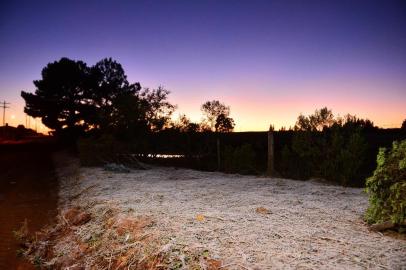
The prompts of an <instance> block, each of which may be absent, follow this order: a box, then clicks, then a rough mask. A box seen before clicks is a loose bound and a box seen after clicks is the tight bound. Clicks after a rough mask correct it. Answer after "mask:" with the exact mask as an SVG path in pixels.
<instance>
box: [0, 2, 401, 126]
mask: <svg viewBox="0 0 406 270" xmlns="http://www.w3.org/2000/svg"><path fill="white" fill-rule="evenodd" d="M85 2H86V3H85ZM0 37H1V40H0V41H1V42H0V57H1V61H0V99H1V100H3V99H6V100H7V101H9V102H11V103H12V104H11V107H12V108H11V109H10V110H9V112H8V114H7V119H8V122H10V123H12V124H17V123H24V122H25V120H24V114H23V106H24V103H23V100H22V98H21V97H20V91H21V90H26V91H27V90H28V91H34V90H35V88H34V86H33V84H32V81H33V80H35V79H39V78H40V72H41V69H42V68H43V67H44V66H45V65H46V64H47V63H48V62H51V61H55V60H58V59H60V58H61V57H69V58H72V59H80V60H83V61H85V62H87V63H88V64H89V65H93V64H95V63H96V62H97V61H98V60H100V59H102V58H104V57H113V58H114V59H116V60H117V61H119V62H120V63H121V64H122V65H123V66H124V69H125V70H126V72H127V75H128V77H129V80H130V81H131V82H135V81H139V82H141V84H142V85H143V86H148V87H157V86H158V85H163V86H165V87H166V88H168V89H169V90H171V91H172V93H171V95H170V100H171V101H172V102H173V103H175V104H177V105H178V108H179V109H178V111H177V112H176V114H175V116H177V114H179V113H186V114H187V115H188V116H189V117H191V118H192V120H195V121H199V120H200V118H201V113H200V105H201V104H202V103H203V102H204V101H206V100H211V99H219V100H221V101H223V102H225V103H226V104H228V105H230V106H231V114H232V115H231V116H232V117H234V118H235V120H236V123H237V127H236V130H266V129H267V128H268V127H269V124H270V123H273V124H275V126H276V127H280V126H289V125H293V124H294V122H295V119H296V117H297V115H298V114H299V113H304V114H308V113H311V112H313V111H314V110H315V109H317V108H320V107H322V106H328V107H330V108H331V109H333V112H335V113H336V114H341V115H343V114H345V113H347V112H348V113H351V114H357V115H359V116H360V117H367V118H370V119H371V120H372V121H374V122H375V123H376V124H378V125H380V126H384V127H392V126H400V124H401V122H402V120H403V119H404V118H406V2H405V1H358V0H356V1H353V0H352V1H344V0H340V1H270V0H269V1H249V0H247V1H231V0H219V1H175V0H173V1H66V2H63V1H26V2H24V1H9V2H8V3H7V2H2V3H1V4H0ZM12 118H13V119H12Z"/></svg>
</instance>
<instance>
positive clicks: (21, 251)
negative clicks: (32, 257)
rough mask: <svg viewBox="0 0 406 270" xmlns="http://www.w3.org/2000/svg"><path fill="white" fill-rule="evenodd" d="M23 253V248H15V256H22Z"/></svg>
mask: <svg viewBox="0 0 406 270" xmlns="http://www.w3.org/2000/svg"><path fill="white" fill-rule="evenodd" d="M24 253H25V250H24V249H23V248H19V249H17V250H16V256H17V257H18V258H21V257H23V256H24Z"/></svg>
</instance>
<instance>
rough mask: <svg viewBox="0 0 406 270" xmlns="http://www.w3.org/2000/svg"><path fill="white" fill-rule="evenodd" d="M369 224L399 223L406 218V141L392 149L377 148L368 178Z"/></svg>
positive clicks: (396, 144) (395, 144)
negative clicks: (372, 169) (375, 159)
mask: <svg viewBox="0 0 406 270" xmlns="http://www.w3.org/2000/svg"><path fill="white" fill-rule="evenodd" d="M366 191H367V193H368V194H369V208H368V210H367V212H366V220H367V222H368V223H370V224H372V223H381V222H385V221H391V222H393V223H394V224H401V223H404V222H405V219H406V140H403V141H401V142H396V141H395V142H393V145H392V149H390V150H389V151H388V150H387V149H386V148H381V149H379V153H378V156H377V167H376V169H375V171H374V174H373V175H372V176H371V177H369V178H368V179H367V182H366Z"/></svg>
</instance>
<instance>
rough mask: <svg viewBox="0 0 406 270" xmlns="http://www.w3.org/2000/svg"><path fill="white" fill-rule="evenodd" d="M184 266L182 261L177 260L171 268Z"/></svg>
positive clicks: (174, 269)
mask: <svg viewBox="0 0 406 270" xmlns="http://www.w3.org/2000/svg"><path fill="white" fill-rule="evenodd" d="M182 266H183V264H182V262H181V261H175V262H173V263H172V265H171V268H170V269H171V270H178V269H181V268H182Z"/></svg>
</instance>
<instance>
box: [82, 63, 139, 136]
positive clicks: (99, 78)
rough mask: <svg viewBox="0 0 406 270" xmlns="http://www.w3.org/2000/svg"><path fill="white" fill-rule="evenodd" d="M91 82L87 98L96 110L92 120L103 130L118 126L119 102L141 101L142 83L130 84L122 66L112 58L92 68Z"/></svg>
mask: <svg viewBox="0 0 406 270" xmlns="http://www.w3.org/2000/svg"><path fill="white" fill-rule="evenodd" d="M91 81H92V87H91V89H90V91H89V95H87V96H88V97H89V98H90V100H89V102H90V103H91V104H92V106H93V108H94V115H93V119H92V120H93V121H94V123H93V124H94V125H95V126H97V127H99V128H101V129H103V130H104V129H108V128H113V127H114V125H115V124H116V120H117V119H118V118H117V117H118V116H117V113H119V112H118V110H117V109H118V108H117V107H116V105H117V103H118V102H119V103H123V99H129V101H132V102H135V101H137V102H138V101H139V98H138V94H139V92H140V90H141V85H140V83H138V82H137V83H134V84H130V83H129V82H128V80H127V76H126V75H125V72H124V69H123V67H122V66H121V64H120V63H118V62H116V61H114V60H113V59H111V58H105V59H102V60H101V61H99V62H97V63H96V64H95V65H94V66H93V67H92V68H91ZM134 97H135V98H134ZM119 100H120V101H119ZM124 103H125V102H124Z"/></svg>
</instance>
